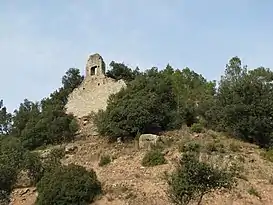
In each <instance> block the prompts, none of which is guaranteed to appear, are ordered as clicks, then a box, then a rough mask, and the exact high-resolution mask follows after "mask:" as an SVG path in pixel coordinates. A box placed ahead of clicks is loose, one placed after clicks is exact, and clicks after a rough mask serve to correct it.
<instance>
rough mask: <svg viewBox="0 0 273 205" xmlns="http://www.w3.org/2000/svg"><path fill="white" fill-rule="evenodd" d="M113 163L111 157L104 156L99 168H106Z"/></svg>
mask: <svg viewBox="0 0 273 205" xmlns="http://www.w3.org/2000/svg"><path fill="white" fill-rule="evenodd" d="M110 162H111V157H110V156H109V155H103V156H101V158H100V162H99V166H100V167H102V166H105V165H107V164H109V163H110Z"/></svg>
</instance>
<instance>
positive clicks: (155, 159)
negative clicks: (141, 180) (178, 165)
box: [141, 149, 167, 167]
mask: <svg viewBox="0 0 273 205" xmlns="http://www.w3.org/2000/svg"><path fill="white" fill-rule="evenodd" d="M166 162H167V161H166V159H165V157H164V155H163V154H162V153H161V152H160V150H157V149H155V150H151V151H149V152H147V153H146V154H145V155H144V157H143V159H142V162H141V164H142V165H143V166H145V167H153V166H157V165H161V164H165V163H166Z"/></svg>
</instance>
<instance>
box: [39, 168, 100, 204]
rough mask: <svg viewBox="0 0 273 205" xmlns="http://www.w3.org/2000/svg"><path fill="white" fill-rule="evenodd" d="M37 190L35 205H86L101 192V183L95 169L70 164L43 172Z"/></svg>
mask: <svg viewBox="0 0 273 205" xmlns="http://www.w3.org/2000/svg"><path fill="white" fill-rule="evenodd" d="M37 191H38V193H39V195H38V198H37V201H36V204H37V205H44V204H45V205H53V204H59V205H72V204H82V205H87V204H89V203H91V202H93V201H94V198H95V196H97V195H98V194H100V193H101V184H100V182H99V181H98V179H97V175H96V173H95V171H93V170H91V171H90V172H88V171H87V170H86V169H85V168H84V167H81V166H78V165H73V164H71V165H68V166H61V167H58V168H56V169H54V170H52V171H51V172H47V173H45V175H44V176H43V177H42V179H41V180H40V181H39V183H38V184H37Z"/></svg>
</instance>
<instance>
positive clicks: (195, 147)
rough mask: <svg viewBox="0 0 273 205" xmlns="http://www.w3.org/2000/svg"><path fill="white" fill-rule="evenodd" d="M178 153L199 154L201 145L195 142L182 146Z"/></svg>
mask: <svg viewBox="0 0 273 205" xmlns="http://www.w3.org/2000/svg"><path fill="white" fill-rule="evenodd" d="M179 151H180V152H197V153H198V152H200V151H201V145H200V144H199V143H196V142H189V143H186V144H183V146H181V147H180V149H179Z"/></svg>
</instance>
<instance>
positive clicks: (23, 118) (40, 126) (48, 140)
mask: <svg viewBox="0 0 273 205" xmlns="http://www.w3.org/2000/svg"><path fill="white" fill-rule="evenodd" d="M82 80H83V77H82V76H80V74H79V70H77V69H69V70H68V71H67V72H66V74H65V76H63V79H62V83H63V87H61V88H60V89H58V90H56V91H55V92H53V93H52V94H51V95H50V97H48V98H45V99H42V100H41V102H36V103H34V102H31V101H29V100H27V99H25V100H24V102H23V103H21V104H20V106H19V109H18V110H15V112H14V116H13V124H12V127H11V134H12V135H13V136H16V137H18V138H20V139H21V141H22V143H23V145H24V147H26V148H28V149H35V148H37V147H40V146H43V145H47V144H58V143H61V142H66V141H70V140H72V139H73V138H74V135H75V133H76V132H77V130H78V125H77V122H76V120H75V119H74V117H73V116H72V115H67V114H66V113H65V109H64V106H65V104H66V103H67V98H68V95H69V94H70V93H71V92H72V91H73V89H74V88H75V87H77V86H78V85H79V84H80V83H81V82H82Z"/></svg>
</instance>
